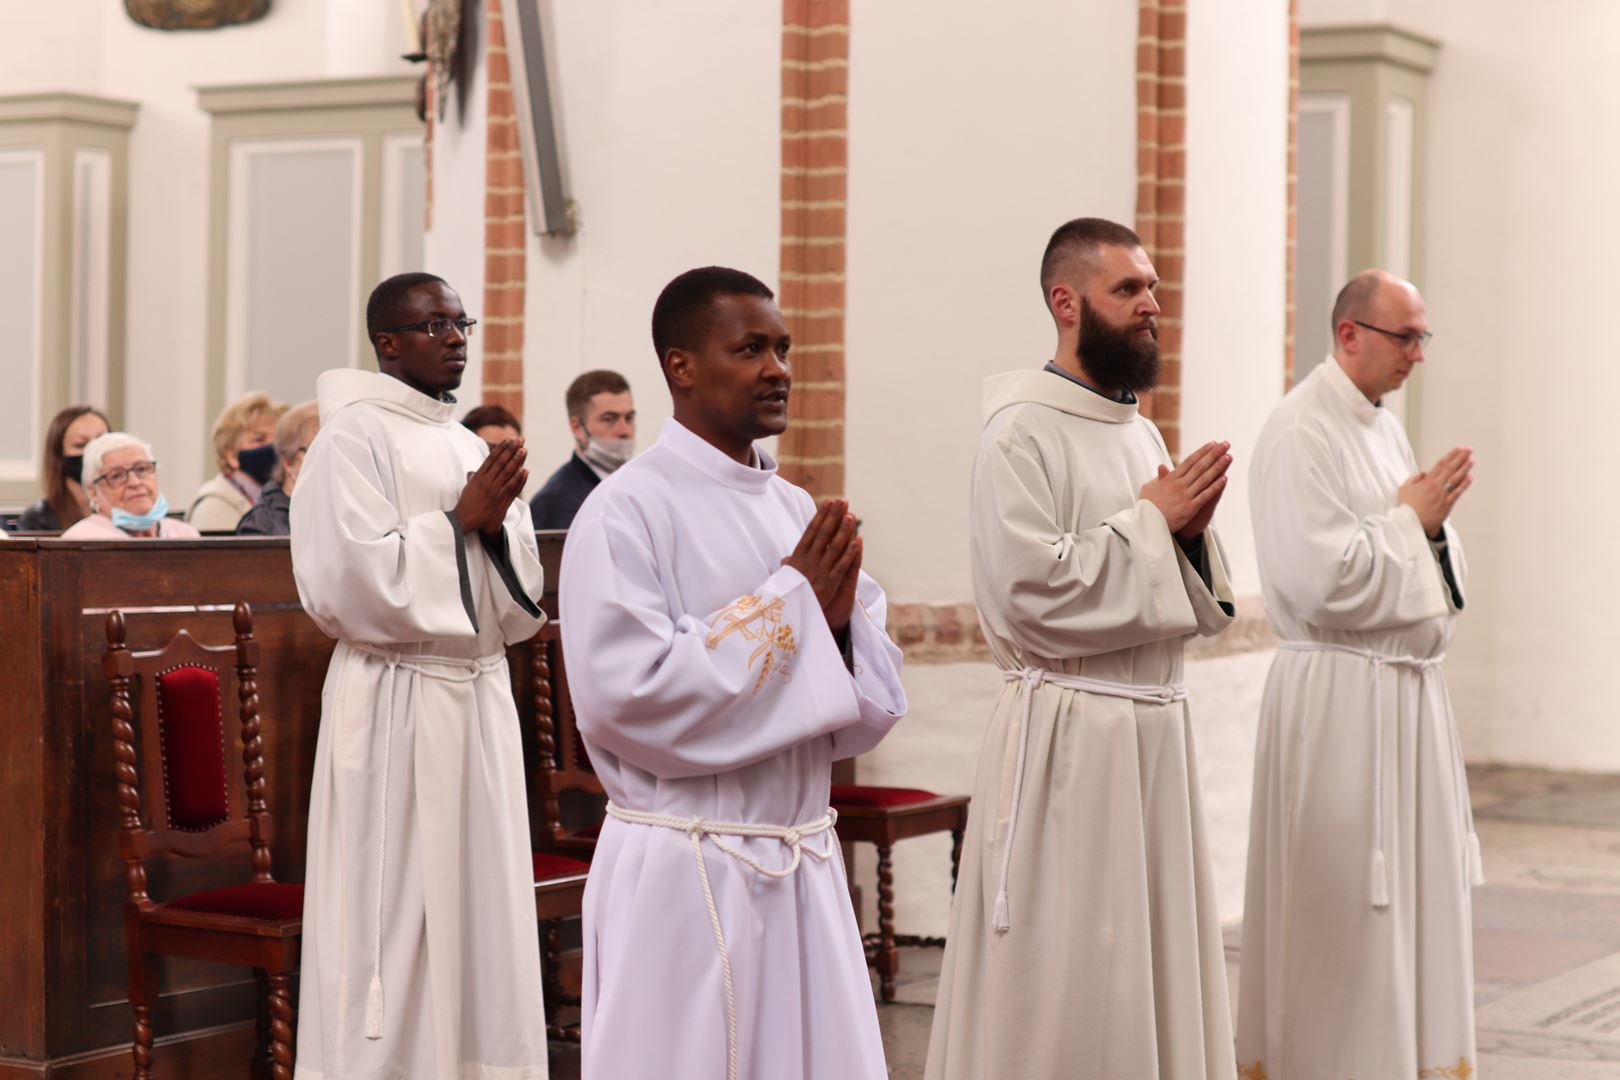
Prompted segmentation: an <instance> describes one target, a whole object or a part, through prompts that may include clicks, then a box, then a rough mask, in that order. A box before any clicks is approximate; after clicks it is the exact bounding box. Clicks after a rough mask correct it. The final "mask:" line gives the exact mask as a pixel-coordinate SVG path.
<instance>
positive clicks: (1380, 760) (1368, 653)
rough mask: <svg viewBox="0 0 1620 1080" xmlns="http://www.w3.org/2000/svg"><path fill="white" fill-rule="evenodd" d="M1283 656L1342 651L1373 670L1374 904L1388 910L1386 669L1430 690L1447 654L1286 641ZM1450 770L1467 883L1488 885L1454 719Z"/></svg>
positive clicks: (1392, 797) (1392, 788) (1392, 790)
mask: <svg viewBox="0 0 1620 1080" xmlns="http://www.w3.org/2000/svg"><path fill="white" fill-rule="evenodd" d="M1281 649H1282V651H1284V652H1299V653H1343V654H1344V655H1346V656H1354V657H1357V658H1358V659H1361V660H1365V661H1367V662H1368V663H1369V664H1371V665H1372V667H1373V673H1374V675H1375V677H1376V685H1375V686H1374V687H1373V725H1372V740H1373V775H1372V783H1373V845H1372V849H1373V850H1372V906H1373V907H1375V908H1382V907H1388V906H1389V863H1388V861H1387V860H1386V859H1385V858H1384V800H1385V792H1384V671H1385V669H1387V668H1392V667H1402V668H1407V669H1408V670H1411V671H1415V672H1417V674H1418V677H1419V678H1420V679H1422V680H1423V685H1424V688H1425V689H1427V688H1428V686H1429V680H1430V679H1431V678H1440V679H1442V680H1443V679H1444V678H1445V675H1444V673H1443V672H1442V671H1441V670H1440V665H1441V664H1443V663H1445V659H1446V655H1445V653H1441V654H1440V655H1439V656H1392V655H1389V654H1387V653H1379V652H1374V651H1372V650H1371V649H1359V648H1356V647H1355V646H1354V645H1339V644H1335V643H1333V642H1327V641H1285V642H1283V643H1282V645H1281ZM1449 727H1450V728H1451V731H1450V735H1451V769H1452V777H1453V780H1454V782H1455V785H1456V789H1457V798H1458V801H1459V803H1460V805H1459V808H1458V810H1459V816H1460V819H1461V820H1462V821H1463V822H1464V823H1465V828H1466V829H1467V838H1466V842H1465V843H1464V845H1463V873H1464V875H1465V876H1466V877H1467V879H1468V883H1469V884H1470V885H1471V886H1473V887H1475V888H1478V887H1479V886H1481V885H1483V884H1485V861H1484V859H1483V858H1481V856H1480V853H1479V835H1478V834H1477V833H1475V832H1474V810H1473V807H1472V806H1471V805H1470V804H1469V801H1468V773H1467V770H1466V768H1465V767H1464V765H1463V754H1462V740H1461V739H1460V738H1458V736H1457V720H1456V717H1454V716H1453V717H1451V720H1450V724H1449ZM1396 787H1397V785H1395V784H1394V783H1391V784H1390V791H1389V793H1388V799H1389V801H1390V802H1392V803H1393V802H1394V801H1395V789H1396Z"/></svg>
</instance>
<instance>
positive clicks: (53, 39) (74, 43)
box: [0, 0, 111, 94]
mask: <svg viewBox="0 0 1620 1080" xmlns="http://www.w3.org/2000/svg"><path fill="white" fill-rule="evenodd" d="M110 6H111V5H109V4H107V3H106V2H105V0H48V2H47V3H43V4H32V5H27V7H28V11H27V14H26V15H23V14H22V9H23V7H24V5H23V4H22V3H18V2H14V3H10V4H6V5H5V6H3V7H0V12H4V16H3V21H0V26H3V27H4V29H5V33H3V34H0V94H20V93H33V92H37V91H43V90H78V91H81V92H86V93H93V92H95V90H96V88H97V86H98V84H99V82H100V72H99V61H100V56H101V36H102V29H101V27H102V22H103V19H104V18H105V15H106V12H107V11H108V10H109V9H110Z"/></svg>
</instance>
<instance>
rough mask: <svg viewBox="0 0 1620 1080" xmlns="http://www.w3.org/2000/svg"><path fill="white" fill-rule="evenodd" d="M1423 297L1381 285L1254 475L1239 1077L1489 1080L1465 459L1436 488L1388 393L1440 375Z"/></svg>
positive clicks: (1369, 275) (1340, 336)
mask: <svg viewBox="0 0 1620 1080" xmlns="http://www.w3.org/2000/svg"><path fill="white" fill-rule="evenodd" d="M1429 338H1430V333H1429V320H1428V315H1427V312H1426V311H1425V308H1424V304H1423V297H1422V296H1421V295H1420V294H1419V293H1418V290H1417V289H1416V288H1415V287H1414V286H1413V285H1412V284H1411V283H1410V282H1407V281H1402V280H1400V279H1399V278H1397V277H1395V276H1394V275H1392V274H1389V273H1386V272H1384V271H1381V270H1369V271H1366V272H1364V273H1362V274H1359V275H1357V276H1356V277H1355V278H1354V279H1352V280H1351V281H1350V283H1349V284H1348V285H1346V286H1345V287H1344V289H1343V291H1342V292H1340V293H1339V297H1338V301H1337V302H1336V303H1335V304H1334V306H1333V352H1332V355H1331V356H1329V357H1328V358H1327V359H1326V360H1324V361H1323V362H1322V363H1321V364H1320V365H1319V366H1318V367H1317V368H1316V369H1315V370H1314V371H1312V372H1311V373H1310V374H1308V375H1307V376H1305V377H1304V378H1303V379H1301V380H1300V382H1299V385H1297V386H1295V387H1294V389H1293V390H1291V391H1290V392H1289V393H1288V395H1287V396H1286V397H1285V398H1283V400H1282V402H1281V403H1280V404H1279V405H1278V406H1277V408H1276V410H1275V411H1273V412H1272V414H1271V417H1270V418H1269V419H1268V420H1267V421H1266V425H1265V427H1264V429H1263V430H1262V431H1261V434H1260V440H1259V444H1258V445H1257V447H1256V448H1255V451H1254V464H1253V467H1252V470H1251V473H1250V482H1251V485H1252V487H1253V491H1252V494H1251V495H1250V499H1251V504H1250V505H1251V510H1252V513H1253V515H1254V533H1255V545H1256V552H1257V555H1258V557H1259V564H1260V580H1261V585H1262V587H1263V589H1264V593H1265V601H1266V613H1267V615H1268V616H1269V617H1270V619H1271V622H1272V625H1273V626H1275V627H1276V630H1277V635H1278V637H1279V638H1281V640H1282V645H1281V648H1280V650H1279V651H1278V653H1277V656H1276V659H1275V660H1273V661H1272V666H1271V674H1270V676H1269V677H1268V678H1267V680H1266V688H1265V697H1264V699H1263V702H1262V705H1261V711H1260V730H1259V738H1258V742H1257V744H1256V747H1255V768H1254V802H1253V810H1252V815H1251V819H1250V831H1249V867H1248V891H1247V897H1246V900H1245V904H1244V917H1243V963H1242V975H1241V980H1242V981H1241V984H1240V989H1239V994H1238V1001H1239V1015H1238V1036H1237V1049H1238V1075H1239V1076H1241V1077H1243V1078H1245V1080H1258V1078H1261V1077H1270V1078H1272V1080H1281V1078H1286V1080H1329V1078H1331V1080H1342V1078H1343V1077H1346V1076H1362V1077H1373V1076H1377V1077H1396V1076H1407V1077H1410V1076H1456V1077H1467V1076H1472V1075H1474V1072H1475V1069H1476V1068H1477V1067H1478V1061H1477V1058H1476V1056H1475V1045H1474V982H1473V949H1472V910H1471V900H1472V889H1473V887H1474V886H1477V885H1480V884H1483V882H1484V876H1483V872H1482V869H1481V865H1480V857H1479V844H1478V840H1477V839H1476V838H1475V836H1474V830H1473V819H1472V815H1471V813H1470V811H1469V804H1468V785H1467V778H1466V775H1465V773H1464V772H1463V761H1462V754H1461V749H1460V746H1459V743H1458V740H1457V729H1456V724H1455V721H1454V719H1453V717H1452V712H1451V702H1450V699H1449V697H1448V695H1447V692H1446V684H1445V678H1444V676H1443V674H1442V673H1441V662H1442V661H1443V659H1444V658H1445V651H1446V646H1447V645H1448V644H1449V643H1450V641H1451V635H1452V627H1453V625H1454V623H1455V621H1456V618H1457V615H1458V613H1459V612H1461V611H1462V608H1463V601H1464V596H1463V587H1464V583H1465V577H1466V574H1467V568H1466V566H1465V563H1464V560H1463V552H1462V545H1461V541H1460V540H1459V538H1458V536H1457V531H1456V529H1455V528H1454V527H1453V526H1452V525H1451V524H1449V522H1448V518H1449V517H1450V515H1451V511H1452V508H1453V507H1455V506H1456V505H1457V500H1458V499H1460V498H1461V497H1462V495H1463V493H1464V492H1466V491H1467V490H1468V487H1469V485H1470V484H1471V483H1472V482H1473V467H1474V456H1473V452H1472V451H1471V450H1470V449H1469V448H1468V447H1466V446H1459V447H1457V448H1455V449H1453V450H1450V451H1448V452H1447V453H1445V454H1444V455H1442V456H1441V457H1440V459H1439V460H1438V461H1437V462H1436V463H1435V464H1434V465H1432V466H1431V467H1429V468H1427V469H1422V470H1420V469H1418V467H1417V462H1416V459H1415V458H1414V456H1413V453H1412V447H1411V444H1410V443H1409V442H1408V441H1407V437H1406V432H1405V431H1404V430H1403V428H1402V426H1401V421H1400V420H1399V419H1398V418H1397V417H1395V416H1394V415H1392V414H1391V412H1390V410H1389V409H1388V407H1387V404H1386V403H1387V400H1388V395H1389V394H1390V393H1391V392H1392V391H1394V390H1397V389H1399V388H1400V387H1401V386H1402V385H1404V384H1405V382H1406V380H1407V378H1408V376H1410V374H1411V373H1412V370H1413V368H1415V367H1416V366H1417V365H1418V364H1419V363H1421V362H1422V361H1423V359H1424V352H1423V347H1424V346H1425V345H1426V344H1428V341H1429Z"/></svg>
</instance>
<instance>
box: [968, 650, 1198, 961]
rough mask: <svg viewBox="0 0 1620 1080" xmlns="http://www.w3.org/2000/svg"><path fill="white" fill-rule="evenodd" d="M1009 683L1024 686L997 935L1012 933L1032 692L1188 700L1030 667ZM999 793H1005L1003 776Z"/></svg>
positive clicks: (1174, 688) (1171, 691)
mask: <svg viewBox="0 0 1620 1080" xmlns="http://www.w3.org/2000/svg"><path fill="white" fill-rule="evenodd" d="M1004 674H1005V675H1006V679H1007V681H1008V682H1010V683H1023V684H1024V704H1023V707H1022V708H1021V709H1020V710H1019V713H1018V758H1017V761H1016V763H1015V764H1014V766H1013V774H1012V806H1011V808H1010V809H1009V810H1008V811H1007V828H1006V830H1005V835H1003V837H1002V839H1001V880H1000V882H999V884H998V885H997V886H996V903H995V907H994V908H993V909H992V911H991V914H990V927H991V929H993V930H996V931H999V932H1005V931H1007V930H1010V929H1012V905H1011V903H1010V901H1009V900H1008V898H1007V879H1008V875H1009V874H1010V873H1011V872H1012V847H1013V832H1014V829H1015V828H1016V827H1017V824H1018V803H1019V800H1020V799H1022V798H1023V794H1024V768H1025V762H1024V755H1025V751H1026V750H1027V749H1028V746H1029V726H1030V721H1031V718H1032V716H1033V715H1034V712H1033V710H1034V707H1035V691H1036V690H1038V689H1040V688H1041V687H1042V686H1056V687H1059V688H1060V689H1063V690H1078V691H1080V692H1082V693H1086V694H1097V695H1099V696H1101V697H1113V698H1123V699H1125V700H1126V701H1139V702H1141V703H1143V704H1145V705H1168V704H1170V703H1171V702H1175V701H1186V700H1187V688H1186V687H1185V686H1183V685H1181V684H1180V683H1173V684H1166V685H1163V686H1140V685H1137V684H1134V683H1118V682H1109V681H1108V680H1107V679H1093V678H1089V677H1087V676H1084V675H1064V674H1061V673H1059V672H1056V671H1047V670H1046V669H1044V668H1036V667H1029V668H1024V669H1023V670H1022V671H1008V672H1005V673H1004ZM1001 790H1003V791H1005V790H1007V776H1006V774H1005V772H1003V774H1002V778H1001Z"/></svg>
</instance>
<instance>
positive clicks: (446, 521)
mask: <svg viewBox="0 0 1620 1080" xmlns="http://www.w3.org/2000/svg"><path fill="white" fill-rule="evenodd" d="M341 419H342V418H340V422H341ZM385 470H388V465H387V452H386V449H385V448H384V447H382V446H380V445H379V446H376V447H374V446H373V444H372V442H371V440H369V439H368V438H367V437H366V434H365V431H364V428H363V427H362V426H361V425H359V424H353V423H351V424H349V425H346V426H333V427H330V428H328V429H327V430H325V431H323V432H322V433H321V437H319V438H318V439H317V440H316V442H315V444H314V445H313V446H311V447H310V450H309V455H308V457H307V458H306V459H305V463H304V467H303V469H302V470H301V471H300V473H299V475H298V486H297V488H296V489H295V490H294V492H293V502H294V506H293V511H292V560H293V575H294V577H295V578H296V579H297V581H298V595H299V597H300V599H301V600H302V601H303V604H304V610H305V611H307V612H309V614H310V617H311V618H313V619H314V620H315V622H316V624H317V625H319V626H320V628H321V629H322V630H323V631H324V632H325V633H327V634H329V635H331V636H332V637H337V638H343V639H346V640H350V641H364V642H373V643H378V644H386V643H402V642H414V641H442V640H446V639H454V638H470V637H473V636H474V635H475V634H476V633H477V627H476V625H475V616H474V614H473V612H474V609H473V608H472V606H471V601H470V594H469V589H468V584H467V581H468V576H467V569H466V567H467V563H466V559H467V550H466V545H465V543H464V540H463V537H462V535H461V530H460V528H459V527H458V526H457V525H456V524H455V523H454V521H453V520H452V518H451V517H450V516H449V515H448V514H447V513H446V512H445V511H443V510H438V509H435V510H431V511H426V512H423V513H419V514H415V515H412V516H410V517H405V518H402V517H401V516H400V513H399V511H398V509H397V508H396V506H395V503H394V501H393V499H392V498H390V495H391V493H392V492H393V488H394V485H395V483H396V482H397V481H398V479H399V478H396V477H393V476H392V475H390V474H388V473H387V472H385Z"/></svg>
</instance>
